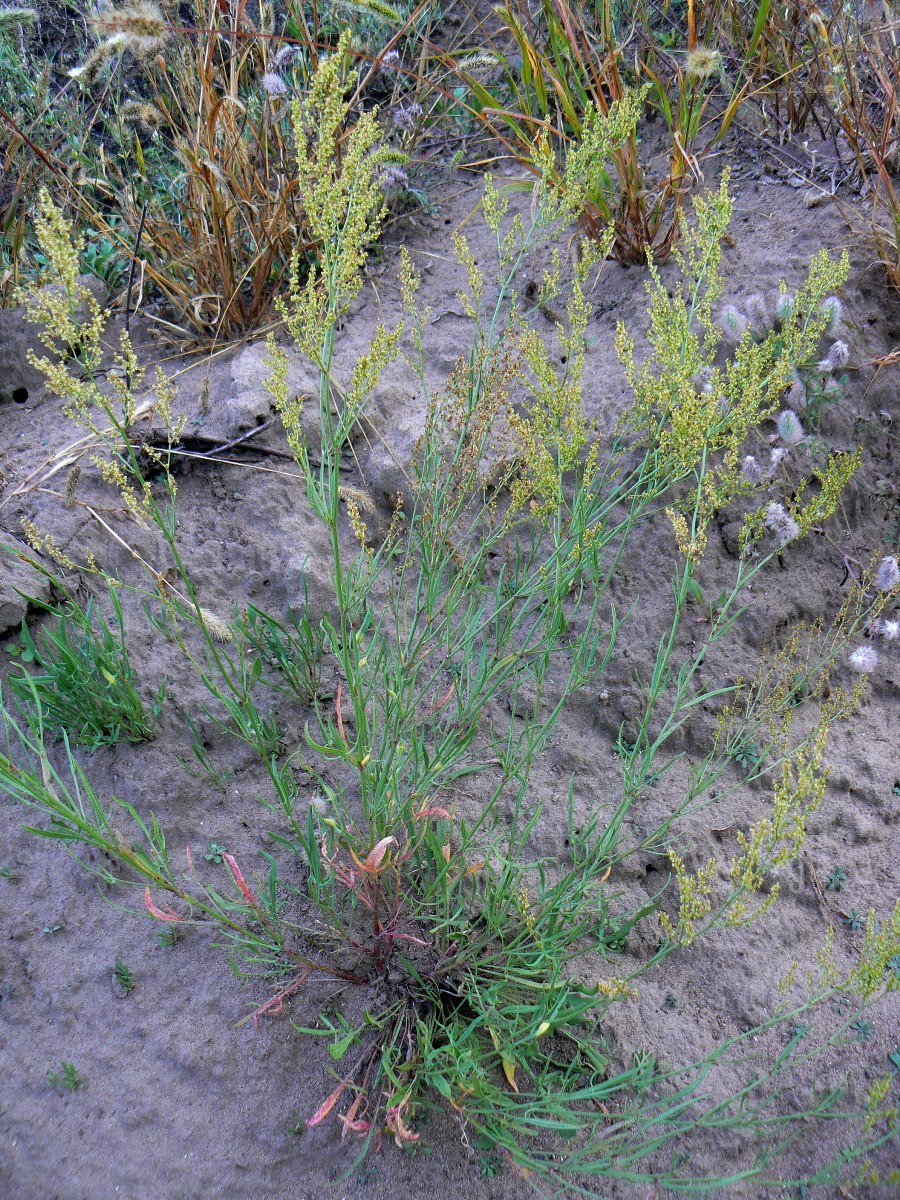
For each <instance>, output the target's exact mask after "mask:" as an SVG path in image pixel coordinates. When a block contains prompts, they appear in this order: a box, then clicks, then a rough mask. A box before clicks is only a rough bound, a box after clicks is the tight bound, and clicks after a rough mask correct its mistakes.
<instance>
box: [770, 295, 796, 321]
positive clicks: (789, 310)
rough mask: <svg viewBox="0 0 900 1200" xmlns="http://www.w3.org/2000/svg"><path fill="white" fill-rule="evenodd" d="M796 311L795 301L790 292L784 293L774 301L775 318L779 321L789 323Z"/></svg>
mask: <svg viewBox="0 0 900 1200" xmlns="http://www.w3.org/2000/svg"><path fill="white" fill-rule="evenodd" d="M796 311H797V301H796V299H795V298H794V296H793V294H792V293H791V292H784V293H783V295H780V296H779V297H778V299H777V300H776V301H775V316H776V317H777V318H778V320H779V321H782V322H785V321H790V320H791V318H792V317H793V315H794V313H795V312H796Z"/></svg>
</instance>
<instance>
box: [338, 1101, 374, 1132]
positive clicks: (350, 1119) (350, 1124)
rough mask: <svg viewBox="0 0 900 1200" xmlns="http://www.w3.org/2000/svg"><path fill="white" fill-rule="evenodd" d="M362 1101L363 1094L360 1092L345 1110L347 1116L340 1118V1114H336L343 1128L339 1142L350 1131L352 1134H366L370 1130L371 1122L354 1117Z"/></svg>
mask: <svg viewBox="0 0 900 1200" xmlns="http://www.w3.org/2000/svg"><path fill="white" fill-rule="evenodd" d="M363 1099H364V1097H363V1094H362V1092H360V1094H359V1095H358V1096H357V1097H356V1099H355V1100H354V1101H353V1103H352V1104H351V1105H350V1107H349V1108H348V1109H347V1115H346V1116H345V1117H342V1116H341V1115H340V1113H338V1120H339V1121H340V1123H341V1124H342V1125H343V1127H344V1128H343V1129H342V1130H341V1141H343V1140H344V1138H345V1137H346V1136H347V1134H348V1133H350V1132H351V1131H352V1132H353V1133H368V1132H369V1130H370V1129H371V1128H372V1123H371V1121H366V1120H363V1118H362V1117H357V1115H356V1114H357V1113H358V1112H359V1106H360V1105H361V1104H362V1102H363Z"/></svg>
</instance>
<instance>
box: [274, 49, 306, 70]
mask: <svg viewBox="0 0 900 1200" xmlns="http://www.w3.org/2000/svg"><path fill="white" fill-rule="evenodd" d="M299 49H300V47H299V46H292V45H290V44H288V45H287V46H282V47H281V49H280V50H279V51H278V53H277V54H276V55H275V63H274V66H275V70H276V71H280V70H281V68H282V67H283V66H285V64H286V63H289V62H290V61H291V59H292V58H294V57H295V56H296V54H297V53H298V51H299Z"/></svg>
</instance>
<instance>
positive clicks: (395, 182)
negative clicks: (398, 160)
mask: <svg viewBox="0 0 900 1200" xmlns="http://www.w3.org/2000/svg"><path fill="white" fill-rule="evenodd" d="M378 182H379V183H380V184H381V188H382V191H384V192H386V193H387V194H388V195H390V194H394V195H396V194H397V193H398V192H402V191H403V190H404V188H407V187H409V176H408V175H407V174H406V172H405V171H404V170H403V168H402V167H398V166H397V165H396V164H395V163H388V164H387V166H385V167H383V168H382V170H381V173H380V174H379V177H378Z"/></svg>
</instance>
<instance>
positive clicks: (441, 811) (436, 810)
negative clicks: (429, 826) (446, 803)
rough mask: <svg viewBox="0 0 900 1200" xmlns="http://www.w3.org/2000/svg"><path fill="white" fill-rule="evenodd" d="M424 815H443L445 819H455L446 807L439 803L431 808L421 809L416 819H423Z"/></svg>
mask: <svg viewBox="0 0 900 1200" xmlns="http://www.w3.org/2000/svg"><path fill="white" fill-rule="evenodd" d="M423 817H441V818H442V819H443V820H444V821H452V820H453V818H452V817H451V815H450V813H449V812H448V811H447V810H446V808H441V807H440V805H438V804H432V805H431V806H430V808H422V809H420V810H419V811H418V812H417V813H416V814H415V817H414V820H416V821H421V820H422V818H423Z"/></svg>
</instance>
